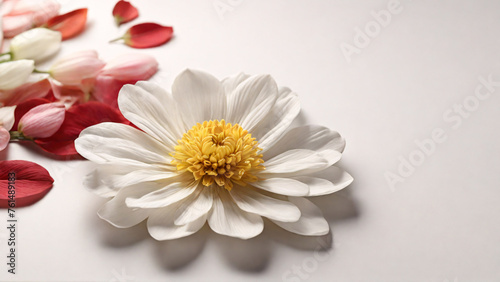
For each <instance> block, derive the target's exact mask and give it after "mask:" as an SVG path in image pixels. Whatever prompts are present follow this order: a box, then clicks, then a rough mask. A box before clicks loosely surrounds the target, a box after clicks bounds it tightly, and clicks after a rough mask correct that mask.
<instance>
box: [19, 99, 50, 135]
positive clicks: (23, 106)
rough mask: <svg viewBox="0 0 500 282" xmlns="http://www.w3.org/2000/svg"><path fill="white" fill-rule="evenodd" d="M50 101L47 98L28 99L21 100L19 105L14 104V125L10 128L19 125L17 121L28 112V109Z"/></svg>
mask: <svg viewBox="0 0 500 282" xmlns="http://www.w3.org/2000/svg"><path fill="white" fill-rule="evenodd" d="M47 103H50V101H49V100H47V99H39V98H38V99H30V100H28V101H25V102H22V103H20V104H19V105H17V106H16V110H15V111H14V120H15V121H14V125H13V126H12V128H18V127H19V121H20V120H21V118H22V117H23V116H24V115H25V114H26V113H27V112H29V110H31V109H33V108H34V107H36V106H39V105H42V104H47Z"/></svg>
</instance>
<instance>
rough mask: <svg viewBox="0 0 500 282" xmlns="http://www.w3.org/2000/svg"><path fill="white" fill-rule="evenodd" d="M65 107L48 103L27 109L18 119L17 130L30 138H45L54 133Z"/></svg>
mask: <svg viewBox="0 0 500 282" xmlns="http://www.w3.org/2000/svg"><path fill="white" fill-rule="evenodd" d="M65 112H66V108H65V107H64V105H63V104H61V103H57V102H55V103H48V104H43V105H39V106H36V107H34V108H33V109H31V110H29V111H28V112H27V113H26V114H25V115H24V116H23V117H22V118H21V120H20V121H19V125H18V131H20V132H22V133H23V134H24V135H25V136H27V137H31V138H47V137H50V136H52V135H53V134H54V133H56V131H57V130H59V128H60V127H61V125H62V123H63V121H64V115H65Z"/></svg>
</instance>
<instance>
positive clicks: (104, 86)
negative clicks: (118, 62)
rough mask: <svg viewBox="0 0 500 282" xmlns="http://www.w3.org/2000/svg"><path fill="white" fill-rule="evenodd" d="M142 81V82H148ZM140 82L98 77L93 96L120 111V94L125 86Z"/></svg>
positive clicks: (103, 76)
mask: <svg viewBox="0 0 500 282" xmlns="http://www.w3.org/2000/svg"><path fill="white" fill-rule="evenodd" d="M146 79H147V78H145V79H141V80H146ZM137 81H139V80H130V81H121V80H118V79H115V78H113V77H111V76H107V75H98V76H97V77H96V80H95V85H94V90H93V91H92V96H93V97H94V98H95V99H96V100H97V101H99V102H101V103H104V104H106V105H109V106H111V107H113V108H116V109H118V93H119V92H120V89H122V87H123V85H125V84H135V83H136V82H137Z"/></svg>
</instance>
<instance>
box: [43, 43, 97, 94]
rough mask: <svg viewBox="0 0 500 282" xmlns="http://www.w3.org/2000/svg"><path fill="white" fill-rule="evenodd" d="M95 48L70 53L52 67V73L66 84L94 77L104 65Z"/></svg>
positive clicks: (75, 83) (77, 82)
mask: <svg viewBox="0 0 500 282" xmlns="http://www.w3.org/2000/svg"><path fill="white" fill-rule="evenodd" d="M104 65H105V64H104V62H103V61H101V60H100V59H99V58H98V55H97V52H96V51H94V50H85V51H79V52H75V53H71V54H68V55H66V56H63V57H61V58H60V59H58V60H57V61H56V62H55V63H54V64H53V65H52V66H51V67H50V70H49V72H50V75H51V76H52V77H53V78H54V79H55V80H57V81H59V82H60V83H62V84H64V85H80V84H81V83H82V80H85V79H88V78H94V77H96V76H97V74H98V73H99V71H100V70H101V69H102V68H103V67H104Z"/></svg>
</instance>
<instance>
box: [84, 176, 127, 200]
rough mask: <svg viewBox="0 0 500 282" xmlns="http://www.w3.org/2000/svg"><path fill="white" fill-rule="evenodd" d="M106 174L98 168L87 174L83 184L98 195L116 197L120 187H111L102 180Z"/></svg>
mask: <svg viewBox="0 0 500 282" xmlns="http://www.w3.org/2000/svg"><path fill="white" fill-rule="evenodd" d="M104 175H105V174H103V173H102V171H101V170H99V169H96V170H93V171H92V172H90V173H89V174H87V175H86V176H85V179H84V180H83V186H84V187H85V188H87V189H89V190H90V191H92V192H93V193H95V194H96V195H99V196H101V197H104V198H109V197H114V196H115V195H116V193H118V191H119V189H118V187H109V186H108V185H106V184H105V183H104V181H102V177H103V176H104Z"/></svg>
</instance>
